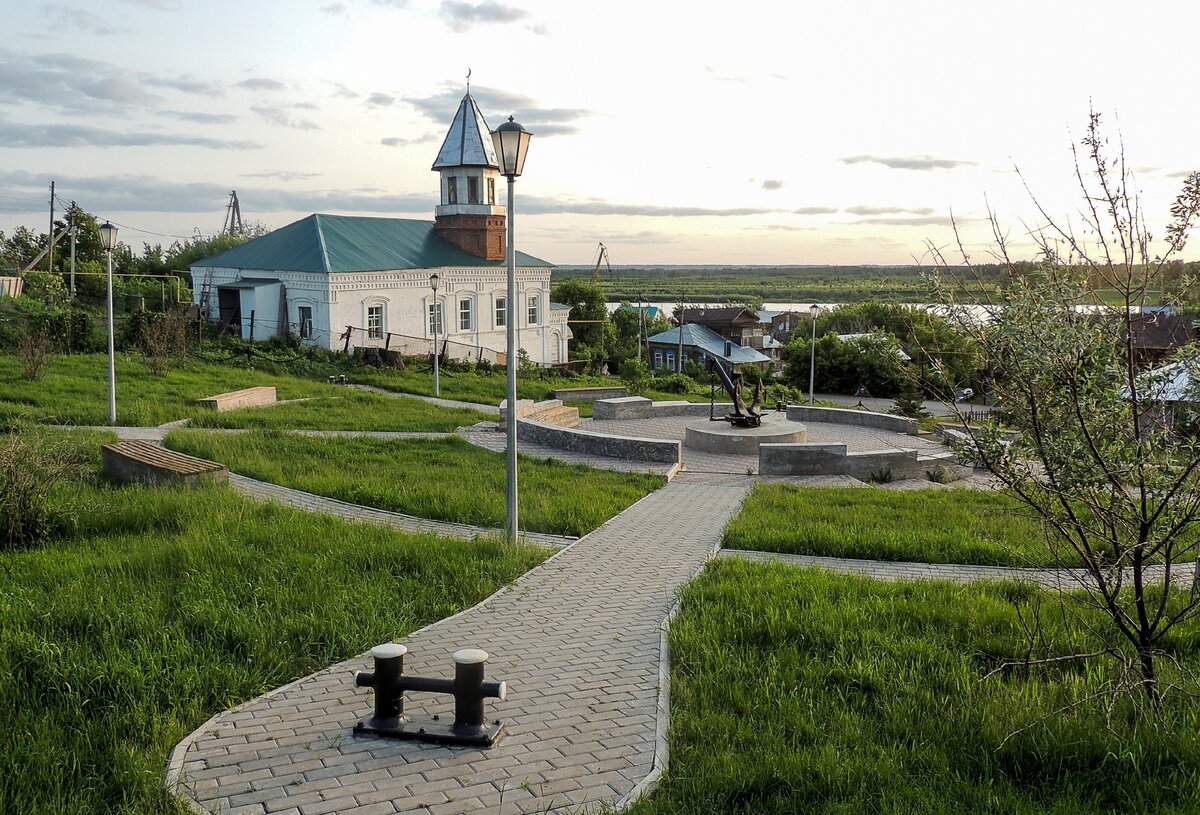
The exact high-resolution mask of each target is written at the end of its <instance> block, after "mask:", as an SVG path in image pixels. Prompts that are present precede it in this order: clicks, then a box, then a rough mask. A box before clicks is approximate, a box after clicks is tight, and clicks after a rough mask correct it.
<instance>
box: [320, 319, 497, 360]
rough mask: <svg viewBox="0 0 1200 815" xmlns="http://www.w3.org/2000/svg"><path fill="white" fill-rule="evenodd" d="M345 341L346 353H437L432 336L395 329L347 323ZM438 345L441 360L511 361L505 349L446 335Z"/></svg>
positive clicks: (404, 354)
mask: <svg viewBox="0 0 1200 815" xmlns="http://www.w3.org/2000/svg"><path fill="white" fill-rule="evenodd" d="M341 341H342V350H343V351H345V352H346V353H350V351H351V349H353V348H378V349H379V350H380V351H383V352H385V353H388V354H396V355H398V356H402V357H430V356H432V354H433V338H432V337H412V336H409V335H407V334H396V333H393V332H391V331H388V332H386V333H383V334H380V333H378V332H376V333H372V332H371V331H370V330H368V329H366V328H359V327H358V326H352V325H348V326H346V330H345V331H344V332H342V335H341ZM438 346H439V347H440V349H441V350H440V351H439V354H438V356H439V358H440V359H447V360H456V361H458V362H471V363H477V362H479V361H480V360H484V361H487V362H490V363H492V364H494V365H505V364H507V360H508V355H507V354H505V353H504V352H503V351H497V350H495V349H493V348H484V347H483V346H480V345H470V344H468V343H463V342H455V341H454V340H450V339H447V338H445V337H438Z"/></svg>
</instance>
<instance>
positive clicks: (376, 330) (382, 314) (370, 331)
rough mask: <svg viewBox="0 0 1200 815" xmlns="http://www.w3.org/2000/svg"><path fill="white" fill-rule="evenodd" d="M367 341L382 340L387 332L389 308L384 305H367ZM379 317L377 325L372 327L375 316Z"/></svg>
mask: <svg viewBox="0 0 1200 815" xmlns="http://www.w3.org/2000/svg"><path fill="white" fill-rule="evenodd" d="M366 307H367V339H369V340H381V339H383V335H384V333H386V331H387V325H386V321H387V306H386V305H385V304H384V303H367V304H366ZM376 315H377V316H378V317H379V323H378V324H377V325H371V320H372V318H373V317H374V316H376Z"/></svg>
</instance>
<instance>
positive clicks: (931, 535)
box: [721, 484, 1069, 566]
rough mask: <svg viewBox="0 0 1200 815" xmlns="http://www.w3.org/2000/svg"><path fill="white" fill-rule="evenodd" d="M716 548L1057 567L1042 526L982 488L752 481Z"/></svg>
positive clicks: (1011, 502)
mask: <svg viewBox="0 0 1200 815" xmlns="http://www.w3.org/2000/svg"><path fill="white" fill-rule="evenodd" d="M721 543H722V545H723V546H725V547H727V548H730V549H751V550H759V551H765V552H785V553H789V554H799V555H823V556H827V557H845V558H864V559H869V560H900V561H915V562H921V563H974V564H980V565H996V566H1048V565H1054V563H1055V560H1054V557H1052V555H1051V553H1050V550H1049V549H1047V544H1046V537H1045V534H1044V532H1043V531H1042V527H1041V524H1040V523H1039V522H1038V521H1037V520H1036V519H1034V518H1033V517H1032V516H1031V515H1030V513H1029V511H1028V510H1027V509H1025V508H1024V506H1023V505H1022V504H1020V503H1018V502H1017V501H1016V500H1015V499H1013V498H1010V497H1008V496H1006V495H1004V494H1002V493H998V492H989V491H985V490H967V489H957V490H887V489H882V488H870V487H820V488H814V487H803V486H798V485H795V484H757V485H755V487H754V489H753V491H752V492H751V493H750V495H749V496H748V497H747V498H746V502H745V503H744V504H743V505H742V509H741V512H740V513H739V514H738V515H737V516H736V517H735V518H734V519H733V520H732V521H730V523H729V526H728V527H726V529H725V533H724V536H723V538H722V542H721ZM1060 555H1061V556H1062V557H1063V558H1067V557H1069V553H1066V552H1060Z"/></svg>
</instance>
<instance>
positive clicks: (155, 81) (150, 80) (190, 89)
mask: <svg viewBox="0 0 1200 815" xmlns="http://www.w3.org/2000/svg"><path fill="white" fill-rule="evenodd" d="M142 82H144V83H145V84H147V85H154V86H156V87H159V88H170V89H171V90H173V91H179V92H181V93H191V94H195V95H197V96H224V95H225V89H224V88H222V87H221V86H220V85H218V84H217V83H215V82H205V81H203V80H200V79H192V78H190V77H186V76H180V77H173V78H172V77H163V76H150V77H146V78H145V79H143V80H142Z"/></svg>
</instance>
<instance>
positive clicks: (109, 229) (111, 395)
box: [100, 221, 117, 427]
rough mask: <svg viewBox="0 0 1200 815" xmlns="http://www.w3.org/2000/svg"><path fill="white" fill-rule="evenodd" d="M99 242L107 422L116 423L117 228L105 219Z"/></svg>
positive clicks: (101, 226)
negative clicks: (104, 271)
mask: <svg viewBox="0 0 1200 815" xmlns="http://www.w3.org/2000/svg"><path fill="white" fill-rule="evenodd" d="M100 244H101V245H102V246H103V247H104V256H105V259H106V260H107V262H108V423H109V424H110V425H112V426H114V427H115V426H116V424H117V363H116V353H115V351H114V349H113V278H112V253H113V250H114V249H116V248H117V228H116V227H115V226H113V225H112V224H110V223H109V222H108V221H105V222H104V223H102V224H101V225H100Z"/></svg>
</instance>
